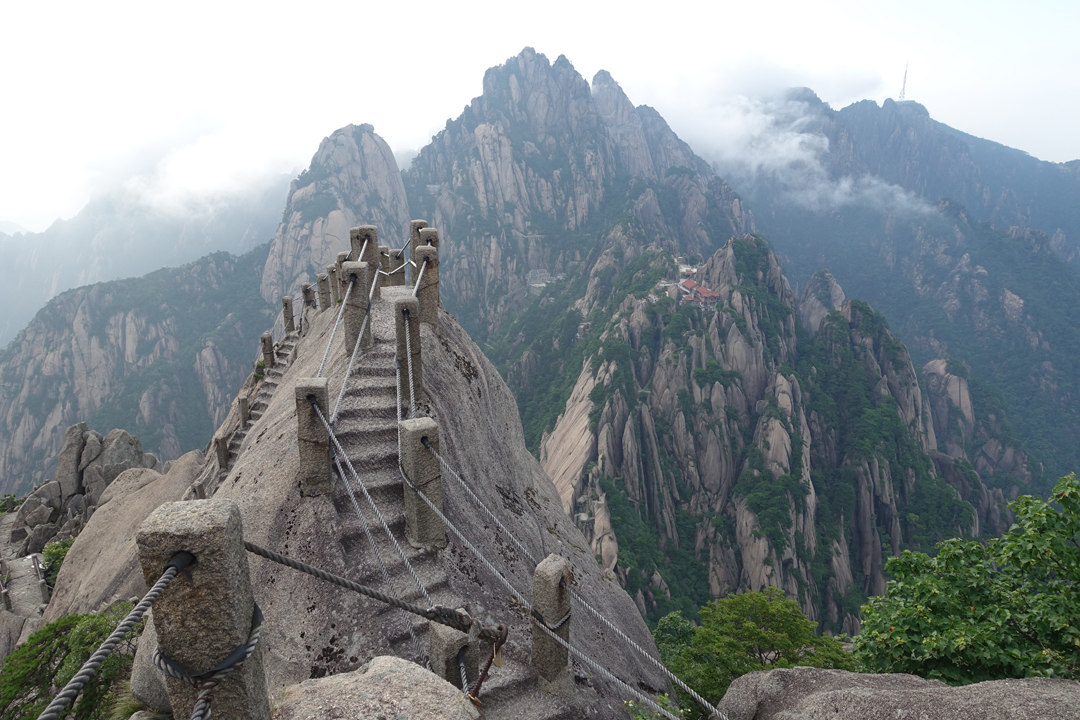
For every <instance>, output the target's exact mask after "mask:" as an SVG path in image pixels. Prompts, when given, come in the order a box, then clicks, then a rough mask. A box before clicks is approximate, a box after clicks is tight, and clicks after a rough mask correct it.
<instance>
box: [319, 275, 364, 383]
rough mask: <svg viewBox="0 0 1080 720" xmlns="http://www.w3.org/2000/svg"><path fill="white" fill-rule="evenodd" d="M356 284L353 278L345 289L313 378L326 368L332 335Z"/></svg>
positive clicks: (334, 333)
mask: <svg viewBox="0 0 1080 720" xmlns="http://www.w3.org/2000/svg"><path fill="white" fill-rule="evenodd" d="M355 283H356V278H355V277H354V278H353V279H352V280H350V281H349V287H347V288H345V297H344V298H342V300H341V307H340V308H339V309H338V313H337V320H335V321H334V329H333V330H332V331H331V332H330V340H329V341H327V343H326V352H324V353H323V356H322V362H321V363H319V372H317V373H315V377H317V378H319V377H322V371H323V368H324V367H326V358H328V357H330V346H331V345H333V344H334V335H336V334H337V329H338V325H340V324H341V316H342V315H344V314H345V303H347V302H349V293H350V292H352V286H353V285H354V284H355Z"/></svg>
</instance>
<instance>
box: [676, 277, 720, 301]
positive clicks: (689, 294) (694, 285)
mask: <svg viewBox="0 0 1080 720" xmlns="http://www.w3.org/2000/svg"><path fill="white" fill-rule="evenodd" d="M679 289H680V290H682V292H683V295H684V296H685V298H686V299H687V300H688V301H690V302H692V303H698V304H699V305H706V304H709V303H711V304H714V305H715V304H716V302H717V301H718V300H719V299H720V293H718V292H716V291H715V290H710V289H709V288H707V287H705V286H704V285H701V284H700V283H698V282H696V281H694V280H689V279H688V280H683V281H682V282H681V283H679Z"/></svg>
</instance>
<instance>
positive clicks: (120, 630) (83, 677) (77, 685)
mask: <svg viewBox="0 0 1080 720" xmlns="http://www.w3.org/2000/svg"><path fill="white" fill-rule="evenodd" d="M194 559H195V558H194V556H193V555H191V553H187V552H180V553H177V554H176V556H175V557H174V558H173V559H172V560H170V561H169V562H168V564H167V565H165V569H164V571H162V573H161V577H160V578H158V581H157V582H156V583H154V587H152V588H150V591H149V592H148V593H146V595H143V599H142V600H140V601H139V604H138V605H136V606H135V608H134V609H133V610H132V611H131V612H130V613H128V615H127V617H125V618H124V620H123V621H122V622H121V623H120V624H119V625H118V626H117V628H116V630H114V631H113V633H112V634H111V635H109V637H108V638H107V639H106V640H105V642H103V643H101V645H100V646H99V647H98V649H97V650H96V651H95V652H94V654H93V655H91V656H90V659H89V660H87V661H86V662H85V663H83V666H82V667H81V668H80V669H79V672H77V673H75V677H73V678H71V680H70V681H68V684H67V685H65V686H64V688H63V689H62V690H61V691H60V692H59V693H57V695H56V697H54V698H53V700H52V702H51V703H49V706H48V707H46V708H45V710H44V712H42V713H41V715H39V716H38V720H57V719H58V718H59V717H60V716H61V715H62V714H63V713H64V709H65V708H66V707H67V706H68V705H69V704H70V703H72V702H74V700H75V698H76V697H78V695H79V692H80V691H81V690H82V689H83V687H84V686H85V685H86V683H88V682H89V681H90V678H92V677H93V676H94V674H95V673H96V672H97V671H98V668H99V667H101V664H102V663H103V662H105V659H106V658H108V657H109V655H111V654H112V652H113V650H115V649H116V646H117V645H119V644H120V641H121V640H123V639H124V637H125V636H126V635H127V634H128V633H129V632H131V629H132V628H133V627H135V624H136V623H138V622H139V621H140V620H142V617H143V615H145V614H146V611H147V610H149V609H150V607H151V606H152V605H153V604H154V602H155V601H156V600H157V599H158V598H159V597H161V593H163V592H165V588H167V587H168V586H169V583H171V582H172V581H173V578H175V577H176V576H177V575H178V574H179V573H180V572H181V571H182V570H183V569H184V568H186V567H187V566H188V565H189V564H190V563H191V561H192V560H194Z"/></svg>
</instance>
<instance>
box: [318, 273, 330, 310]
mask: <svg viewBox="0 0 1080 720" xmlns="http://www.w3.org/2000/svg"><path fill="white" fill-rule="evenodd" d="M315 286H316V287H317V288H318V289H319V310H320V311H321V310H325V309H326V308H328V307H330V305H331V297H330V275H329V274H327V273H319V274H318V275H316V276H315Z"/></svg>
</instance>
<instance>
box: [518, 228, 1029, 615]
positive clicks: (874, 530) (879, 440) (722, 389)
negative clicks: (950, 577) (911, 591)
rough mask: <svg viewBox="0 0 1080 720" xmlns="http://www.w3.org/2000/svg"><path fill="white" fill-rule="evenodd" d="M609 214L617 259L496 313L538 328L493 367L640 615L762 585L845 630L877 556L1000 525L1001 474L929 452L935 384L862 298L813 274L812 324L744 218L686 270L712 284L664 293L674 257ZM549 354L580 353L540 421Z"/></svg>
mask: <svg viewBox="0 0 1080 720" xmlns="http://www.w3.org/2000/svg"><path fill="white" fill-rule="evenodd" d="M620 229H621V231H622V232H621V233H618V234H613V236H614V237H613V238H612V241H611V242H610V244H608V245H607V246H606V248H605V251H604V256H605V257H607V258H608V260H609V261H610V263H611V264H612V265H616V264H617V266H618V267H619V272H618V273H617V274H612V275H609V276H608V277H607V278H606V280H607V282H606V283H605V282H604V280H605V278H604V277H603V275H602V273H599V272H593V273H592V274H591V279H590V282H589V290H588V291H587V292H586V293H585V296H584V298H582V299H581V300H579V301H578V302H575V303H573V305H567V304H563V303H562V301H561V300H560V299H558V298H557V297H556V295H555V293H556V292H557V290H554V289H553V290H551V291H549V292H550V294H549V295H547V296H545V297H544V298H541V299H540V300H539V301H538V302H537V303H535V305H533V306H532V307H530V308H529V309H528V310H527V311H526V312H525V313H524V314H523V315H522V316H521V318H520V319H519V320H518V321H517V322H516V323H514V324H513V325H512V326H511V327H510V328H509V330H508V331H507V333H506V335H507V337H509V338H513V337H515V336H517V337H520V333H522V332H524V328H526V327H545V328H546V329H545V330H544V331H543V332H542V333H538V335H537V336H536V337H535V339H534V340H533V341H532V342H531V344H530V345H529V347H528V349H527V350H526V351H525V353H524V355H523V357H522V359H521V361H520V362H519V363H517V364H516V365H514V366H513V367H512V368H511V369H510V371H509V373H508V375H509V377H510V380H511V386H512V387H514V388H516V390H517V393H518V403H519V407H521V409H522V414H523V417H524V418H525V420H526V422H527V439H529V438H530V436H529V432H530V431H531V432H532V433H533V435H532V441H534V442H535V440H536V433H538V432H541V433H543V437H542V440H541V441H540V457H541V462H542V464H543V465H544V468H545V470H547V471H548V473H549V475H551V476H552V479H553V480H554V481H555V483H556V487H557V488H558V489H559V491H560V495H561V497H562V499H563V504H564V507H565V508H566V509H567V511H568V512H569V513H570V514H571V515H572V516H573V517H574V518H575V520H576V521H577V522H578V524H579V525H580V526H581V527H582V528H583V530H584V531H585V533H586V536H587V537H589V539H590V542H591V543H592V545H593V549H594V552H596V553H597V554H598V555H599V556H601V558H602V562H603V564H604V565H605V567H608V568H611V569H614V570H615V572H616V573H617V574H618V575H619V577H620V580H621V581H622V582H623V583H624V585H625V586H626V587H627V589H628V590H629V591H630V592H631V594H632V595H636V597H637V600H638V603H639V608H640V609H641V611H642V613H643V614H647V615H648V616H649V617H651V618H653V619H656V618H658V617H659V616H660V615H662V614H664V613H665V612H667V611H670V610H671V609H676V608H679V609H683V610H684V611H685V612H687V613H691V614H692V613H693V612H694V610H695V608H696V606H698V605H701V604H703V603H704V602H706V601H707V600H708V599H709V598H711V597H715V596H719V595H723V594H726V593H728V592H732V591H735V590H738V589H742V588H753V589H761V588H763V587H764V586H766V585H774V586H777V587H781V588H783V589H784V590H785V591H786V592H787V593H789V594H790V595H791V596H792V597H795V598H798V599H799V600H800V602H801V604H802V605H803V607H804V610H805V611H806V612H807V614H808V616H810V617H811V618H813V619H816V620H818V621H820V622H822V623H824V625H825V627H827V628H830V629H833V630H837V631H839V630H846V631H848V632H851V631H853V630H854V629H855V626H856V623H857V610H858V606H859V604H860V603H861V601H862V600H863V599H864V598H865V596H866V595H867V594H874V593H878V592H881V591H882V590H883V588H884V583H885V579H884V576H883V574H882V567H883V562H884V558H886V557H888V556H889V555H891V554H895V553H898V552H899V551H900V550H901V549H903V548H923V549H929V548H930V547H932V545H933V543H934V542H935V541H937V540H940V539H942V538H945V537H952V536H955V535H978V534H982V533H986V534H996V533H998V532H1000V531H1002V530H1003V529H1004V528H1005V527H1007V522H1008V520H1007V517H1006V515H1005V510H1004V506H1005V497H1004V493H1003V492H1002V490H1001V489H992V488H991V487H989V485H988V483H984V482H982V480H981V479H980V476H979V474H978V473H976V472H974V471H973V470H972V466H971V464H970V462H969V458H968V457H967V456H966V455H964V454H963V453H959V454H957V455H956V456H955V457H950V456H948V455H946V454H944V453H939V452H937V449H938V447H937V440H936V437H935V435H934V432H933V426H934V420H935V418H934V415H933V413H934V403H933V402H932V401H931V398H932V397H936V395H934V394H933V393H931V397H927V396H926V395H925V394H924V392H923V390H922V389H921V388H920V385H919V378H918V374H917V372H916V370H915V368H914V366H913V365H912V363H911V360H910V357H909V355H908V353H907V350H906V349H905V348H904V346H903V344H902V343H900V342H899V341H898V340H897V339H896V338H894V337H893V336H892V335H891V334H890V333H889V331H888V329H887V325H886V323H885V321H884V319H883V318H882V317H881V316H880V315H879V314H877V313H876V312H874V311H873V310H872V309H871V308H870V307H869V306H868V305H866V303H863V302H861V301H858V300H855V301H844V296H843V292H842V290H840V289H839V287H838V286H836V285H835V281H832V280H831V278H829V277H828V276H827V275H822V276H819V278H817V279H816V282H815V284H814V288H813V291H814V293H816V294H810V295H808V297H807V298H806V299H804V301H803V303H802V308H803V313H802V314H803V317H804V318H805V320H806V323H807V324H809V325H810V326H811V327H812V328H813V329H814V330H816V332H814V333H813V334H811V333H810V332H809V331H808V330H807V329H805V328H804V326H803V325H804V321H803V320H800V319H799V315H798V312H797V308H796V301H795V297H794V294H793V293H792V291H791V289H790V287H789V286H788V284H787V281H786V280H785V279H784V277H783V274H782V272H781V269H780V266H779V263H778V262H777V260H776V258H775V257H774V256H773V255H772V254H771V253H770V252H769V250H768V247H767V245H766V243H765V242H764V241H763V240H762V239H760V238H758V237H754V236H745V237H743V238H740V239H736V240H732V241H730V242H729V243H728V244H727V245H725V246H724V247H723V248H722V249H721V250H719V251H717V252H716V254H715V255H714V256H713V257H712V258H711V259H710V260H709V261H708V263H706V264H705V265H704V266H703V267H702V268H701V269H700V270H699V271H698V273H697V275H695V279H696V280H697V281H699V282H700V283H701V284H702V285H704V286H707V287H708V288H710V289H712V290H714V291H716V292H717V293H718V295H719V298H718V301H713V302H711V303H708V304H704V305H699V304H697V303H691V302H683V303H681V304H679V305H677V304H676V303H675V301H674V300H672V299H671V298H670V297H669V296H668V293H667V289H666V288H665V283H664V282H663V281H664V280H669V281H670V280H671V279H673V277H674V275H675V266H674V263H673V258H671V256H669V255H668V254H666V253H665V252H663V251H662V250H659V249H657V248H655V247H653V248H650V247H647V246H644V244H643V243H641V240H642V239H643V236H642V235H641V231H640V229H637V230H635V228H634V223H633V222H630V221H628V222H627V224H626V225H625V226H622V227H621V228H620ZM630 238H634V239H630ZM635 240H636V241H635ZM658 283H659V287H658ZM571 288H573V284H571ZM565 292H570V291H569V290H568V291H565ZM819 296H820V298H819ZM548 298H553V300H552V301H549V302H545V300H546V299H548ZM563 362H565V365H564V366H563V367H567V366H570V365H572V364H573V363H576V366H577V367H578V368H579V369H580V370H579V374H578V375H577V377H576V382H574V381H571V382H574V385H573V388H572V391H571V392H570V397H569V400H568V401H566V403H565V406H564V408H561V415H560V416H559V418H558V420H557V422H554V424H553V425H552V424H551V421H550V419H549V416H548V415H547V413H549V412H550V405H551V404H552V403H554V402H555V401H556V398H555V397H554V395H555V393H554V392H553V390H552V388H545V383H544V382H543V381H538V379H539V378H542V377H547V375H548V374H549V373H548V371H547V370H546V369H547V368H549V367H550V366H552V365H555V364H560V363H563ZM939 404H940V403H939ZM945 407H946V408H948V407H949V406H948V405H947V404H946V405H945ZM945 412H946V418H945V422H946V423H947V422H948V414H947V413H948V409H946V411H945ZM545 420H546V421H547V422H544V421H545ZM545 429H548V430H549V431H548V432H544V430H545ZM999 442H1000V441H999ZM1014 453H1015V451H1014ZM993 472H994V469H993V468H989V467H987V468H984V470H983V474H984V475H986V476H987V477H990V476H992V475H993Z"/></svg>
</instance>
